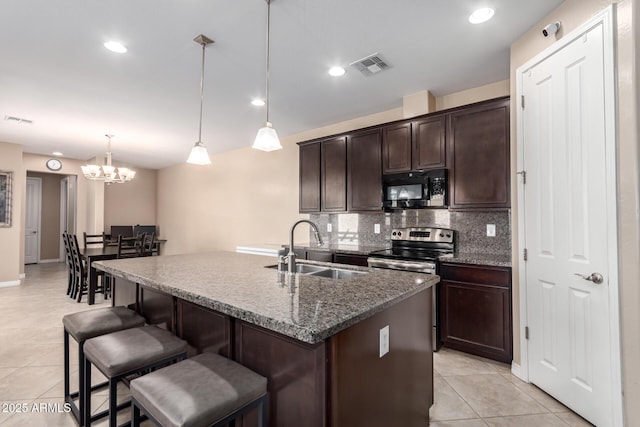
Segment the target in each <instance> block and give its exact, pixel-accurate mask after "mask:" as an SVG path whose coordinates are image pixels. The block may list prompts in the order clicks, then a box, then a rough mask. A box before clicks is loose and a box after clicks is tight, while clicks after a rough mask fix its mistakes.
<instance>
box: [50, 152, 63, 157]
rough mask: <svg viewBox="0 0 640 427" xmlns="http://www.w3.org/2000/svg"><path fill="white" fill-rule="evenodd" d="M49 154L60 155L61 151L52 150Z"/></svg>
mask: <svg viewBox="0 0 640 427" xmlns="http://www.w3.org/2000/svg"><path fill="white" fill-rule="evenodd" d="M51 154H53V155H54V156H62V153H61V152H59V151H54V152H53V153H51Z"/></svg>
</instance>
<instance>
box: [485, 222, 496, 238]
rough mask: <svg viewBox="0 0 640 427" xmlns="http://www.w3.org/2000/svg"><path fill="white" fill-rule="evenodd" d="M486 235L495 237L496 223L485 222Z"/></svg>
mask: <svg viewBox="0 0 640 427" xmlns="http://www.w3.org/2000/svg"><path fill="white" fill-rule="evenodd" d="M487 236H489V237H496V225H495V224H487Z"/></svg>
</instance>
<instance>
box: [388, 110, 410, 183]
mask: <svg viewBox="0 0 640 427" xmlns="http://www.w3.org/2000/svg"><path fill="white" fill-rule="evenodd" d="M410 170H411V123H399V124H395V125H391V126H386V127H384V128H383V129H382V173H384V174H387V173H397V172H409V171H410Z"/></svg>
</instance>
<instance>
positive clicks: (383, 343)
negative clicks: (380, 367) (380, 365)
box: [380, 325, 389, 357]
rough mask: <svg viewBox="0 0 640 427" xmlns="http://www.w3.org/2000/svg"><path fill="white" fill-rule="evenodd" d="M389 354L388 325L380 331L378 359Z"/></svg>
mask: <svg viewBox="0 0 640 427" xmlns="http://www.w3.org/2000/svg"><path fill="white" fill-rule="evenodd" d="M387 353H389V325H387V326H385V327H384V328H382V329H380V357H382V356H384V355H385V354H387Z"/></svg>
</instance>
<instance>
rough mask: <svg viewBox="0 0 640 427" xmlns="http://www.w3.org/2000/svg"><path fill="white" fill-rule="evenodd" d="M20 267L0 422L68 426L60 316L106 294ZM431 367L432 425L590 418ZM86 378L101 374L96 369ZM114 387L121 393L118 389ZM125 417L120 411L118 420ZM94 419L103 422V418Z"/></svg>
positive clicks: (496, 382) (467, 363)
mask: <svg viewBox="0 0 640 427" xmlns="http://www.w3.org/2000/svg"><path fill="white" fill-rule="evenodd" d="M25 270H26V271H25V272H26V279H24V280H23V282H22V285H21V286H17V287H10V288H0V343H2V344H1V347H0V405H2V407H0V425H1V426H2V427H9V426H20V427H23V426H38V427H40V426H55V427H58V426H60V427H66V426H70V427H73V426H76V425H77V424H76V423H75V421H74V419H73V417H72V416H71V415H70V414H68V413H65V412H64V407H63V403H64V399H63V383H62V378H63V367H62V363H63V362H62V359H63V357H62V355H63V351H62V340H63V333H62V316H64V315H65V314H68V313H74V312H77V311H82V310H91V309H95V308H100V307H105V306H107V305H108V304H110V301H108V302H104V301H103V300H102V299H101V297H100V296H98V297H97V300H96V304H95V305H93V306H91V307H90V306H88V305H87V304H86V303H85V302H84V301H85V300H83V303H81V304H78V303H76V302H75V301H71V300H70V299H69V298H68V297H67V296H66V295H65V290H66V274H67V273H66V268H65V266H64V264H41V265H29V266H26V269H25ZM71 342H72V345H71V355H72V359H71V369H72V384H76V383H77V379H76V378H77V376H76V375H77V359H75V358H74V356H76V354H77V347H75V345H74V342H73V340H71ZM434 366H435V384H434V386H435V387H434V388H435V403H434V405H433V407H432V408H431V411H430V414H431V425H432V426H437V427H445V426H447V427H448V426H452V427H476V426H500V427H502V426H524V427H526V426H536V427H538V426H552V427H553V426H567V425H570V426H588V425H590V424H588V423H587V422H585V421H584V420H583V419H582V418H580V417H578V416H577V415H576V414H574V413H573V412H571V411H570V410H569V409H567V408H566V407H565V406H563V405H562V404H560V403H559V402H557V401H555V400H554V399H553V398H551V397H549V396H548V395H547V394H545V393H544V392H542V391H541V390H540V389H538V388H536V387H535V386H532V385H530V384H526V383H524V382H522V381H520V380H519V379H518V378H516V377H514V376H513V375H511V372H510V370H509V366H508V365H505V364H501V363H497V362H493V361H490V360H487V359H483V358H480V357H475V356H470V355H467V354H464V353H459V352H456V351H452V350H447V349H443V350H441V351H440V352H438V353H435V354H434ZM93 378H94V379H95V380H96V382H99V381H101V379H100V376H99V374H97V373H95V374H94V375H93ZM120 390H121V392H120V393H119V395H120V396H121V397H122V399H126V397H127V392H126V388H125V387H122V388H121V389H120ZM106 407H107V391H106V390H103V391H101V392H99V393H94V397H93V398H92V408H94V410H103V409H106ZM20 409H24V410H25V412H18V411H19V410H20ZM127 416H128V411H123V413H121V414H120V418H122V419H121V420H120V422H123V421H125V420H126V418H127ZM145 424H147V423H145ZM97 425H98V426H104V425H107V423H106V420H102V421H101V422H100V423H97ZM390 427H395V426H390Z"/></svg>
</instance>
